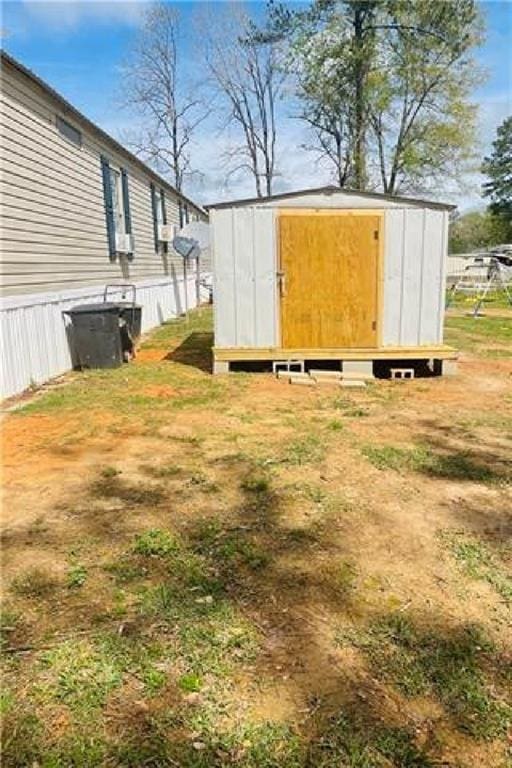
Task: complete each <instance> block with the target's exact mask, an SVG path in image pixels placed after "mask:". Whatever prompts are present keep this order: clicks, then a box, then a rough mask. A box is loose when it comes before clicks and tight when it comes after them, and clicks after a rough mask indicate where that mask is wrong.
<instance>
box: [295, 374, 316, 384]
mask: <svg viewBox="0 0 512 768" xmlns="http://www.w3.org/2000/svg"><path fill="white" fill-rule="evenodd" d="M290 384H297V385H301V386H303V387H316V381H315V380H314V379H312V378H311V376H308V374H307V373H304V374H298V375H291V376H290Z"/></svg>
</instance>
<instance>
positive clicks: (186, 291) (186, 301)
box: [183, 256, 188, 317]
mask: <svg viewBox="0 0 512 768" xmlns="http://www.w3.org/2000/svg"><path fill="white" fill-rule="evenodd" d="M183 283H184V287H185V317H188V274H187V259H186V257H185V256H184V257H183Z"/></svg>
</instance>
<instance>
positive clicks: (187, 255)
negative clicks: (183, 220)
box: [172, 221, 210, 259]
mask: <svg viewBox="0 0 512 768" xmlns="http://www.w3.org/2000/svg"><path fill="white" fill-rule="evenodd" d="M172 245H173V248H174V250H175V251H177V252H178V253H179V254H180V256H183V258H184V259H194V258H197V257H198V256H200V255H201V252H202V251H206V250H208V248H209V247H210V226H209V225H208V224H206V222H204V221H191V222H190V223H189V224H185V226H184V227H183V228H182V229H180V231H179V232H178V234H177V235H176V237H175V238H174V239H173V241H172Z"/></svg>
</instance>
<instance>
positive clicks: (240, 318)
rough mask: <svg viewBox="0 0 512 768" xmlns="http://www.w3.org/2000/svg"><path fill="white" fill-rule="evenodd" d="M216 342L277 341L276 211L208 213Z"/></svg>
mask: <svg viewBox="0 0 512 768" xmlns="http://www.w3.org/2000/svg"><path fill="white" fill-rule="evenodd" d="M211 216H212V223H211V226H212V232H213V261H214V297H215V302H214V312H215V343H216V345H217V346H219V347H268V346H276V345H277V344H278V319H277V297H276V266H275V238H274V211H273V210H272V209H264V208H226V209H222V210H219V211H212V214H211Z"/></svg>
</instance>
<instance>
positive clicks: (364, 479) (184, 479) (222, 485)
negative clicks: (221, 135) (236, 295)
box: [0, 310, 512, 768]
mask: <svg viewBox="0 0 512 768" xmlns="http://www.w3.org/2000/svg"><path fill="white" fill-rule="evenodd" d="M489 319H491V318H489ZM462 320H463V323H462V324H461V325H460V329H457V328H455V327H454V328H453V330H451V331H450V333H453V334H454V335H457V334H459V338H460V339H461V341H462V344H460V345H459V344H456V346H462V347H463V346H464V338H463V337H464V333H465V332H466V331H470V332H471V333H473V332H476V333H478V328H481V329H482V333H481V334H480V336H479V338H478V339H475V340H472V341H471V343H473V341H474V349H475V350H476V351H475V352H474V354H475V355H478V354H480V353H479V352H478V350H479V349H480V348H482V349H487V348H488V349H489V350H491V349H492V348H493V347H494V346H495V344H498V346H500V345H501V347H500V348H503V347H504V344H506V343H508V342H507V341H506V339H505V341H504V338H505V337H504V336H503V335H501V336H500V337H499V339H498V341H497V342H496V341H495V339H494V336H493V335H492V333H491V332H490V331H489V332H487V330H486V329H487V324H485V323H484V324H483V325H478V322H479V321H477V322H475V321H472V320H471V318H462ZM507 333H508V331H507ZM499 334H502V331H499ZM469 343H470V342H468V344H469ZM210 346H211V333H210V311H209V310H201V311H200V312H198V313H197V314H196V313H193V314H191V316H190V318H189V319H188V320H187V321H185V320H183V319H181V320H178V321H173V322H171V323H168V324H165V325H164V326H162V327H161V328H160V329H158V331H157V332H156V333H154V334H152V335H151V336H150V338H149V339H148V342H147V343H146V344H145V345H143V347H142V349H141V352H140V354H139V356H138V358H137V360H136V361H135V362H134V363H133V364H130V365H128V366H123V368H121V369H119V370H116V371H97V372H94V371H89V372H84V373H77V374H73V375H72V376H70V377H69V379H70V382H71V383H69V384H65V385H63V386H61V387H59V388H57V389H53V390H51V391H49V392H47V393H44V394H42V395H40V396H39V397H38V399H37V400H36V401H34V402H33V403H32V404H30V405H29V406H28V408H27V409H26V410H25V409H22V410H21V411H19V412H17V413H15V414H13V415H12V416H9V417H8V418H7V419H6V421H5V422H4V427H7V428H8V430H9V429H10V430H11V438H10V443H9V441H7V442H6V445H7V449H8V451H9V450H10V454H9V458H8V462H7V463H6V476H7V483H6V487H7V491H8V495H9V504H12V508H13V509H15V510H16V515H15V519H14V520H13V522H12V524H10V525H9V529H8V530H6V532H5V535H4V539H3V548H4V551H5V566H6V574H7V576H6V585H7V587H8V595H7V598H8V602H7V603H6V608H5V612H4V616H3V620H2V627H1V629H2V648H3V650H4V656H5V658H4V681H3V682H4V694H3V696H2V698H1V699H0V707H1V710H2V714H3V718H4V733H3V742H4V743H3V754H2V760H3V763H2V764H3V765H6V766H8V767H9V766H13V767H14V766H16V768H18V766H22V765H23V766H24V765H27V766H34V765H38V766H40V768H60V766H70V768H72V767H74V766H76V768H78V767H79V766H80V768H82V766H83V768H96V766H98V768H100V767H101V768H105V767H106V766H132V767H133V768H135V766H137V768H138V766H143V765H148V766H180V768H229V767H230V766H232V767H233V768H235V766H236V768H313V767H314V768H317V767H318V768H392V767H393V768H432V767H433V766H439V765H444V764H447V765H448V764H450V765H451V764H454V760H455V761H458V762H459V763H460V768H469V766H473V765H482V766H483V765H485V766H487V765H489V766H491V765H492V766H494V765H496V766H498V765H500V762H501V763H503V765H505V764H506V762H505V761H506V759H507V754H508V753H507V749H508V746H509V745H508V742H507V736H506V729H507V723H508V722H509V719H510V706H511V702H510V687H511V686H510V683H511V679H510V673H509V672H508V671H507V670H508V669H509V666H510V657H509V653H508V650H507V645H506V643H507V625H508V623H509V616H508V611H509V607H510V581H509V563H510V554H509V550H507V549H506V546H505V545H506V540H507V537H509V533H510V528H509V523H508V520H507V518H506V510H507V503H508V495H509V489H508V487H507V483H508V481H509V470H508V469H507V460H508V450H507V448H508V444H507V440H508V439H509V437H510V436H512V433H511V432H510V424H511V423H512V422H510V414H509V413H508V411H509V409H510V406H511V405H512V399H511V398H510V396H509V395H508V390H507V385H508V373H507V371H508V369H507V368H506V363H505V362H504V361H500V363H499V364H498V363H494V362H493V361H492V359H491V357H490V354H491V353H490V352H489V353H484V354H485V356H486V357H487V359H486V361H485V365H481V366H480V367H479V365H480V364H479V361H478V357H476V358H474V359H473V360H471V361H470V362H469V363H468V364H467V365H468V366H469V367H470V374H471V375H470V376H468V375H467V373H466V372H465V369H464V364H463V365H461V369H462V372H461V375H460V377H454V378H451V379H445V380H439V379H436V378H431V379H425V380H423V381H422V382H412V383H410V384H407V385H404V386H403V387H394V386H392V385H391V384H390V383H389V382H386V381H377V382H375V383H374V385H373V386H372V388H371V389H368V390H364V391H361V392H357V393H348V392H347V393H345V392H344V393H343V394H342V393H341V392H340V394H337V395H335V394H334V393H333V392H332V391H330V390H329V389H328V388H326V389H323V388H319V389H318V390H315V391H311V390H298V389H297V390H296V389H294V388H293V387H291V388H289V387H286V386H284V385H283V386H282V387H280V385H279V382H275V381H274V380H271V379H270V377H268V376H261V375H254V376H252V375H246V374H235V375H233V376H229V377H223V378H222V379H213V378H212V377H211V376H210V373H209V370H210V365H211V350H210ZM491 376H495V382H493V384H495V386H489V378H490V377H491ZM84 414H87V418H86V419H84ZM454 414H455V415H454ZM463 425H469V426H466V428H464V429H462V426H463ZM507 430H508V432H507ZM393 440H394V441H395V443H396V444H393ZM462 441H464V442H462ZM370 463H371V464H372V465H373V466H375V467H376V468H377V469H378V471H370V467H369V464H370ZM27 466H34V468H35V469H36V470H37V471H34V472H31V473H28V472H27V471H26V467H27ZM91 467H97V471H96V475H94V476H93V478H92V483H91V474H90V472H91ZM424 477H428V478H429V480H428V482H425V481H424ZM468 480H470V481H471V483H468ZM461 499H462V501H460V500H461ZM32 509H35V510H36V512H35V514H33V515H32ZM440 520H443V521H444V520H445V521H446V522H445V523H442V527H443V528H444V529H446V531H447V532H446V533H444V534H443V535H442V537H441V540H440V538H439V534H438V533H436V531H438V529H439V527H440V522H439V521H440ZM461 527H464V530H465V529H466V528H467V529H468V530H469V529H470V530H472V531H474V533H471V534H469V533H467V532H464V531H463V530H461ZM440 541H441V547H442V548H444V551H443V549H441V548H440ZM443 554H444V557H443V556H442V555H443ZM48 563H50V564H51V568H52V570H47V564H48ZM453 565H455V566H456V567H453ZM53 568H55V571H53ZM34 570H35V573H34ZM38 570H39V571H41V572H42V575H38ZM57 575H58V578H57ZM469 579H471V580H474V581H475V582H480V583H481V584H482V586H483V589H482V590H480V591H481V592H484V593H485V600H484V599H481V596H480V595H477V596H476V599H475V600H469V599H468V596H470V593H471V591H472V587H471V583H470V581H469ZM485 585H489V586H490V588H489V589H487V588H485ZM11 586H12V589H11ZM474 591H475V592H476V590H474ZM461 596H463V597H464V599H461ZM454 756H455V757H454ZM457 768H459V765H458V766H457Z"/></svg>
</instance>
